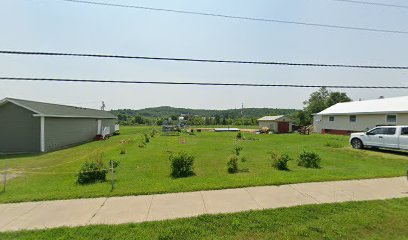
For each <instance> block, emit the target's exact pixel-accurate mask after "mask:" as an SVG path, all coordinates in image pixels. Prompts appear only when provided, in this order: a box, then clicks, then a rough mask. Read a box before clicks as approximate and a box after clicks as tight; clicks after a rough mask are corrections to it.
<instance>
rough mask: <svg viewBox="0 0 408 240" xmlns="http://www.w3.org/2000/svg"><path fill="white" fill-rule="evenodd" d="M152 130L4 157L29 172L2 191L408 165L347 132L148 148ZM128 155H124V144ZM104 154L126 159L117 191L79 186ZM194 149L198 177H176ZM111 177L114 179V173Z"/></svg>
mask: <svg viewBox="0 0 408 240" xmlns="http://www.w3.org/2000/svg"><path fill="white" fill-rule="evenodd" d="M150 130H151V128H149V127H123V128H122V130H121V132H122V134H121V135H120V136H115V137H112V138H111V139H109V140H107V141H96V142H91V143H87V144H83V145H80V146H76V147H73V148H69V149H64V150H60V151H56V152H51V153H47V154H40V155H23V156H8V157H5V156H3V157H1V160H0V169H3V168H4V164H5V160H6V159H7V161H8V164H9V166H10V168H11V169H12V170H14V171H17V170H18V171H21V172H20V173H19V176H18V177H17V178H14V179H12V180H10V181H9V182H8V184H7V190H6V192H4V193H0V202H2V203H5V202H21V201H38V200H51V199H70V198H89V197H99V196H118V195H140V194H152V193H165V192H183V191H195V190H208V189H222V188H236V187H244V186H257V185H273V184H274V185H278V184H287V183H299V182H312V181H329V180H343V179H360V178H377V177H393V176H403V175H404V174H405V171H406V170H407V168H408V158H407V156H406V155H404V153H393V152H378V151H370V150H363V151H361V150H354V149H352V148H351V147H349V144H348V138H347V137H346V136H331V135H319V134H313V135H309V136H304V135H298V134H284V135H254V134H249V133H245V134H244V136H245V137H246V138H256V139H257V140H249V141H237V140H236V133H214V132H202V133H196V135H191V136H183V137H184V138H185V140H186V144H179V137H177V136H159V135H156V137H154V138H151V140H150V143H148V144H147V146H146V147H145V148H139V147H138V145H139V142H140V141H141V139H142V136H143V134H144V133H145V132H149V131H150ZM122 140H131V141H130V142H129V143H128V144H125V145H124V148H125V149H126V154H120V149H121V147H120V142H121V141H122ZM236 144H239V145H241V146H242V147H243V150H242V152H241V155H242V156H245V157H246V159H247V161H246V162H240V163H239V164H240V169H241V172H239V173H237V174H228V173H227V166H226V162H227V158H228V156H230V155H232V153H233V148H234V145H236ZM303 150H308V151H314V152H316V153H318V154H319V155H320V157H321V158H322V161H321V168H320V169H307V168H303V167H299V166H297V164H296V161H295V160H293V161H290V162H289V169H290V171H278V170H275V169H273V168H272V166H271V159H270V155H271V154H270V153H271V151H274V152H277V153H287V154H289V156H290V157H292V158H293V159H296V158H297V157H298V155H299V154H300V153H301V152H302V151H303ZM98 151H101V152H103V153H104V157H105V162H108V161H109V160H110V159H116V160H119V161H120V162H121V163H120V166H119V168H118V169H117V172H116V174H115V189H114V190H113V191H111V186H110V181H106V182H102V183H95V184H90V185H79V184H77V183H76V180H77V178H76V173H77V172H78V170H79V168H80V166H81V164H82V163H83V162H84V161H86V160H89V159H92V158H94V157H95V154H96V153H97V152H98ZM177 151H187V152H189V153H191V154H193V155H194V156H195V168H194V169H195V170H194V171H195V173H196V175H195V176H192V177H188V178H181V179H173V178H172V177H171V176H170V161H169V159H168V157H169V154H170V153H171V152H177ZM107 177H108V179H110V176H109V175H108V176H107Z"/></svg>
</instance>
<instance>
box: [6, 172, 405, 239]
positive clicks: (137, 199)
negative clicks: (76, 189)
mask: <svg viewBox="0 0 408 240" xmlns="http://www.w3.org/2000/svg"><path fill="white" fill-rule="evenodd" d="M401 197H408V182H407V179H406V178H405V177H398V178H382V179H370V180H351V181H335V182H320V183H302V184H290V185H282V186H263V187H248V188H238V189H225V190H214V191H199V192H188V193H170V194H157V195H147V196H129V197H112V198H91V199H73V200H58V201H43V202H26V203H12V204H0V216H1V217H0V231H3V232H4V231H16V230H22V229H44V228H53V227H61V226H83V225H89V224H120V223H131V222H143V221H155V220H164V219H174V218H183V217H192V216H197V215H201V214H215V213H231V212H240V211H246V210H259V209H269V208H279V207H290V206H296V205H303V204H319V203H333V202H344V201H363V200H374V199H389V198H401Z"/></svg>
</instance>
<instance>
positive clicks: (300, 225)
mask: <svg viewBox="0 0 408 240" xmlns="http://www.w3.org/2000/svg"><path fill="white" fill-rule="evenodd" d="M407 219H408V198H403V199H392V200H383V201H369V202H349V203H337V204H323V205H309V206H299V207H293V208H281V209H272V210H263V211H251V212H242V213H234V214H221V215H203V216H199V217H195V218H186V219H177V220H167V221H161V222H145V223H140V224H123V225H98V226H86V227H75V228H56V229H49V230H37V231H22V232H13V233H0V239H2V240H8V239H163V240H164V239H167V240H170V239H341V240H343V239H370V240H371V239H385V240H388V239H408V221H407Z"/></svg>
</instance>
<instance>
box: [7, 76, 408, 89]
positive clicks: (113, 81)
mask: <svg viewBox="0 0 408 240" xmlns="http://www.w3.org/2000/svg"><path fill="white" fill-rule="evenodd" d="M0 80H8V81H34V82H38V81H48V82H75V83H115V84H157V85H196V86H231V87H286V88H322V87H325V88H365V89H408V86H352V85H303V84H258V83H208V82H167V81H159V82H153V81H123V80H100V79H72V78H28V77H0Z"/></svg>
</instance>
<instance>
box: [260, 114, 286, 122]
mask: <svg viewBox="0 0 408 240" xmlns="http://www.w3.org/2000/svg"><path fill="white" fill-rule="evenodd" d="M283 117H285V116H284V115H278V116H265V117H261V118H260V119H258V121H277V120H279V119H281V118H283Z"/></svg>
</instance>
